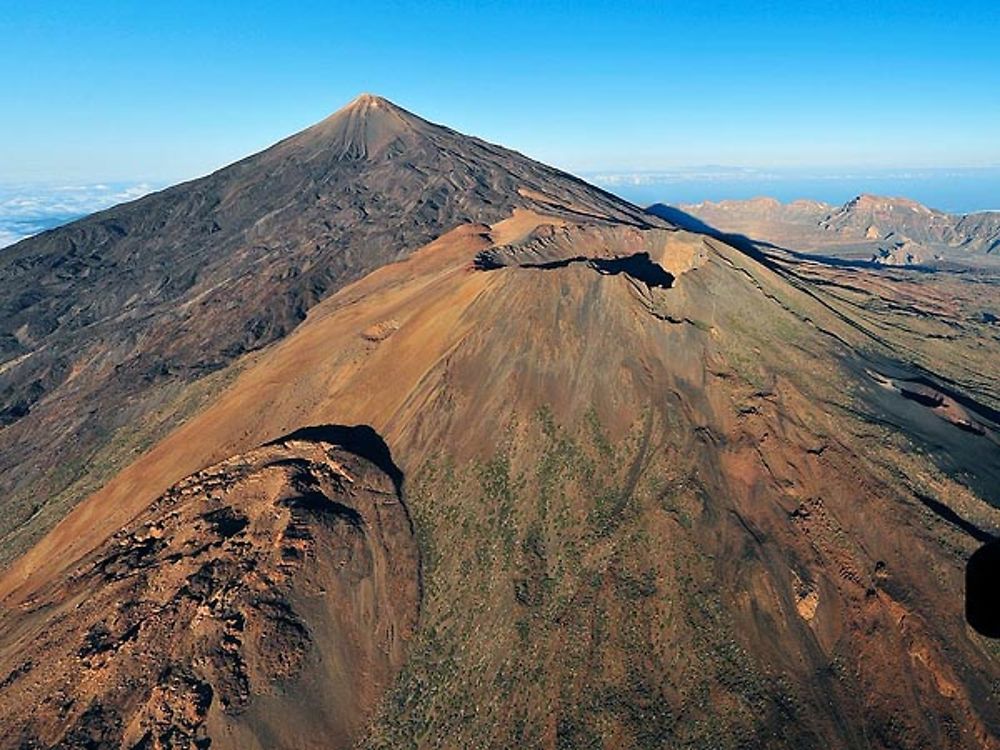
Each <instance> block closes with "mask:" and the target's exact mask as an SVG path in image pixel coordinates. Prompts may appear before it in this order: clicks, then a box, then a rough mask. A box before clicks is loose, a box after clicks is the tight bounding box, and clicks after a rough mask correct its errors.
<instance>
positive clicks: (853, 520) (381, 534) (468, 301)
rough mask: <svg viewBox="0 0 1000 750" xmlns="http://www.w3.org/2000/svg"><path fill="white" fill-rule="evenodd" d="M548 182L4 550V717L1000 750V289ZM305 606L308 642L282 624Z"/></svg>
mask: <svg viewBox="0 0 1000 750" xmlns="http://www.w3.org/2000/svg"><path fill="white" fill-rule="evenodd" d="M350 129H351V131H352V132H365V133H368V134H369V135H370V137H371V139H372V140H371V142H372V143H375V144H380V143H382V142H383V138H382V135H381V133H382V132H383V130H382V127H381V125H378V123H377V122H376V123H373V124H371V125H370V126H369V124H367V123H366V121H365V120H364V119H363V118H361V119H359V118H358V117H355V118H354V119H352V121H351V126H350ZM367 137H368V136H366V138H367ZM348 156H350V157H351V158H355V157H357V158H361V155H360V154H355V153H353V152H352V153H349V154H348ZM365 158H367V156H365ZM514 193H515V194H516V195H517V196H518V197H517V198H516V199H515V198H511V199H510V200H511V201H530V205H520V204H518V205H513V206H511V207H510V208H509V210H506V211H504V212H503V215H502V216H500V217H498V218H495V219H490V220H476V221H464V222H458V223H457V224H456V225H455V226H454V227H451V228H449V230H447V231H442V232H441V233H440V234H439V236H437V237H436V238H434V239H432V240H431V241H429V242H426V243H424V244H422V245H421V246H419V247H417V246H408V247H406V248H405V249H403V248H400V249H399V252H398V255H399V257H401V258H402V259H401V260H398V261H396V262H392V263H388V264H386V265H383V266H382V267H380V268H378V269H377V270H374V271H372V272H370V273H367V274H366V275H364V276H363V277H362V278H359V279H358V280H356V281H354V282H353V283H350V284H347V285H345V286H343V287H342V288H340V289H339V290H338V291H336V292H334V293H333V294H331V295H330V296H328V297H327V298H325V299H323V300H322V301H320V302H318V303H317V304H316V305H314V306H313V307H311V308H310V310H309V311H308V314H307V315H306V318H305V320H304V321H303V322H302V323H301V324H299V325H298V326H297V327H296V328H295V329H294V330H293V331H291V333H289V334H288V335H287V336H285V337H284V338H282V340H280V341H277V342H275V343H273V344H270V345H268V346H267V347H265V348H263V349H261V350H260V351H257V352H254V353H250V354H247V355H244V356H242V357H241V358H239V359H237V360H235V361H234V362H233V364H231V365H229V366H228V367H227V368H225V369H223V370H221V371H220V375H222V376H225V377H220V384H219V386H218V387H217V389H216V390H215V391H214V392H213V395H212V396H211V397H210V398H206V400H205V403H204V405H199V406H198V407H196V408H192V409H191V411H190V412H189V413H187V414H184V415H183V416H177V417H176V421H177V422H180V423H181V424H179V426H177V427H176V428H175V429H173V430H172V431H170V432H169V434H166V435H165V437H163V438H162V439H160V440H157V441H156V442H155V444H153V445H151V446H150V447H149V448H148V450H145V451H143V452H142V454H141V455H138V456H136V457H135V459H134V460H133V461H132V462H131V463H130V464H129V465H128V466H127V467H125V468H124V469H123V470H122V471H120V472H118V473H117V474H115V475H114V476H113V477H111V478H110V479H109V481H107V482H104V483H102V486H101V487H100V488H99V489H98V490H97V491H96V492H94V493H93V494H91V495H90V496H89V497H87V498H86V499H85V500H83V502H81V503H80V504H79V505H77V506H76V507H75V509H74V510H72V511H71V512H69V513H68V514H67V515H65V517H64V518H63V519H62V520H61V521H60V523H58V525H56V526H55V527H54V528H53V529H52V530H51V532H49V533H48V534H47V535H46V536H45V537H44V538H42V539H41V541H40V542H38V543H37V544H35V545H33V546H32V548H31V549H30V550H28V551H27V552H26V553H25V554H23V555H21V556H20V557H19V558H18V559H17V560H16V561H14V562H13V564H12V565H10V566H9V567H8V568H7V570H6V571H4V572H3V574H2V575H0V606H2V614H0V665H2V667H3V669H4V670H6V672H5V674H6V676H5V677H4V676H2V675H0V680H2V682H0V707H3V715H4V716H5V718H4V719H3V720H0V732H2V733H3V735H2V736H4V737H6V738H10V742H11V743H12V744H13V746H15V747H16V746H18V745H17V743H19V742H20V743H22V745H23V746H24V747H32V746H48V745H50V744H54V743H57V742H60V741H61V742H63V744H64V746H70V747H118V746H119V745H122V744H124V745H125V746H132V745H135V744H136V743H151V744H147V745H145V746H152V747H156V746H161V747H167V746H172V747H204V746H206V745H205V742H206V741H207V740H209V739H210V740H211V743H212V747H216V746H219V747H239V746H244V747H254V746H279V747H299V746H309V744H308V743H310V742H312V743H317V746H324V747H348V746H351V745H355V746H360V747H364V748H398V747H455V748H461V747H542V748H600V747H604V748H613V747H641V748H660V747H686V748H746V747H779V748H781V747H785V748H813V747H822V746H826V747H843V748H848V747H850V748H855V747H861V748H886V749H888V748H931V747H933V748H983V747H986V748H996V747H1000V709H998V707H997V706H998V704H997V701H996V696H997V691H998V690H1000V650H998V648H997V646H996V645H995V644H994V643H993V642H991V641H988V640H986V639H983V638H981V637H980V636H978V635H977V634H975V633H974V632H973V631H972V630H971V629H969V628H968V627H967V626H966V625H965V623H964V620H963V615H962V612H963V602H962V597H961V592H962V576H963V570H964V562H965V560H966V559H967V557H968V556H969V555H970V554H971V553H972V552H973V551H974V550H975V549H976V548H977V547H978V546H979V545H980V544H981V543H982V542H983V541H984V540H985V539H987V538H990V537H991V536H993V535H996V534H997V533H998V531H1000V509H998V508H1000V497H998V496H997V494H996V492H997V490H996V488H997V486H1000V485H998V483H997V482H996V481H995V479H996V474H995V471H996V470H995V467H997V466H1000V439H998V435H1000V416H998V410H1000V380H998V379H997V375H996V374H997V372H1000V346H998V343H1000V332H998V330H997V327H996V324H995V321H991V320H990V319H989V318H987V317H984V316H983V315H982V313H983V307H982V306H983V301H984V299H986V298H989V295H991V294H993V293H995V290H996V289H997V288H1000V287H998V286H997V284H998V281H1000V280H998V279H996V278H995V277H993V276H991V275H990V274H989V273H987V272H983V273H981V274H940V275H938V274H928V273H921V272H918V271H913V270H906V269H896V268H875V269H872V268H858V267H853V266H851V265H831V264H829V263H824V262H821V261H819V260H816V259H812V258H808V257H803V256H802V255H800V254H795V253H792V252H785V251H782V250H780V249H777V248H773V247H769V246H767V245H761V244H756V243H752V242H748V241H744V240H739V239H738V238H734V239H733V242H735V243H736V245H734V244H730V243H729V242H726V241H723V240H722V239H719V238H718V237H713V236H710V235H708V234H704V233H699V232H695V231H688V230H684V229H679V228H677V227H676V226H674V225H673V224H672V223H669V222H667V221H663V220H660V219H657V218H655V217H653V216H650V217H649V218H648V219H642V220H640V219H637V218H636V217H635V215H634V214H633V213H632V212H631V210H626V209H624V208H621V207H620V206H618V204H613V205H608V206H605V207H598V206H595V205H591V206H590V208H589V210H588V211H582V210H580V209H581V205H580V201H581V200H582V199H581V197H580V195H562V194H559V193H556V192H553V191H551V190H549V191H547V190H546V189H545V188H544V187H539V186H537V185H531V184H526V185H524V186H519V187H518V188H515V190H514ZM595 200H596V199H595ZM318 425H367V426H369V427H370V429H371V430H372V433H370V434H371V435H373V436H374V437H377V438H378V440H384V444H385V446H386V447H385V451H391V463H388V464H387V463H386V462H385V461H384V460H381V461H374V462H373V461H372V459H371V455H372V454H370V453H369V454H368V457H367V458H366V457H365V456H364V455H362V456H358V455H357V454H356V453H351V452H350V450H351V449H350V446H349V445H348V446H345V445H342V444H341V443H339V442H338V439H335V438H334V437H333V436H331V435H330V434H328V433H325V432H323V431H319V432H316V431H315V430H311V429H310V430H308V431H307V432H305V433H302V432H298V431H300V430H302V429H307V428H311V427H314V426H318ZM338 434H342V433H338ZM366 434H368V433H366ZM323 435H326V437H325V438H324V437H323ZM305 437H309V439H308V440H307V439H304V438H305ZM273 441H278V442H277V443H273ZM379 445H381V443H379ZM380 455H382V456H383V457H384V455H385V453H384V452H383V453H380ZM291 458H294V459H296V460H294V461H290V460H289V459H291ZM302 459H306V460H305V461H304V463H303V462H302ZM300 466H304V467H308V468H301V469H300V468H299V467H300ZM395 466H398V469H395V468H393V467H395ZM205 467H210V468H208V469H206V468H205ZM242 467H247V468H242ZM386 467H388V468H386ZM299 471H304V472H305V476H304V477H303V476H300V475H299V474H297V473H296V472H299ZM341 472H344V473H346V474H347V475H348V476H350V477H352V478H355V479H356V478H357V477H358V476H359V475H360V476H363V477H365V479H364V480H363V481H355V482H348V481H347V480H346V479H345V478H344V477H343V475H342V474H341ZM213 477H219V478H220V480H219V481H223V483H224V484H226V485H231V488H229V489H227V490H226V491H225V492H223V491H220V490H217V489H216V488H215V485H214V484H213V481H215V480H213V479H212V478H213ZM303 481H304V482H305V483H306V484H307V485H308V486H310V487H315V488H316V490H317V492H318V494H319V495H321V496H322V497H321V498H317V499H316V502H310V503H306V506H308V510H307V509H306V508H305V507H304V506H303V505H302V504H301V503H299V504H298V505H297V504H296V502H294V501H293V498H301V497H303V496H304V494H305V495H307V496H312V492H311V491H310V493H303V492H302V489H301V486H300V484H301V482H303ZM292 489H294V492H293V491H292ZM227 492H228V494H226V493H227ZM397 493H398V494H397ZM382 501H386V502H387V503H388V504H383V502H382ZM223 507H227V508H231V510H230V511H225V512H224V513H223V514H221V515H219V511H220V510H221V509H222V508H223ZM317 507H318V508H327V509H328V512H325V513H324V512H320V513H318V514H317V513H316V512H315V509H316V508H317ZM296 509H298V510H299V515H296ZM174 513H177V515H173V514H174ZM385 514H390V515H385ZM240 518H245V519H247V525H246V526H243V527H242V528H239V529H238V530H237V531H235V532H234V531H233V530H234V529H237V527H240V526H241V524H243V521H241V520H239V519H240ZM322 519H326V521H322ZM352 519H353V520H352ZM410 523H412V533H411V532H410V529H411V526H410ZM220 529H222V531H220ZM303 529H305V530H306V532H307V533H304V532H303ZM225 532H229V533H231V535H230V536H226V533H225ZM220 534H221V537H220ZM289 539H291V540H299V541H300V542H301V544H299V543H295V544H293V543H291V542H289V541H288V540H289ZM189 540H194V543H191V544H188V543H187V542H189ZM376 542H377V543H376ZM205 545H208V546H207V547H205ZM203 547H205V549H204V550H202V548H203ZM289 547H292V548H294V549H295V550H296V551H295V552H289V553H287V554H286V552H285V550H287V549H288V548H289ZM199 550H201V551H199ZM345 550H348V551H350V555H349V557H350V560H354V561H357V565H355V564H354V563H348V564H346V565H344V564H342V563H343V562H344V555H345ZM365 550H369V551H370V554H364V551H365ZM116 555H117V557H116ZM178 555H179V557H178ZM369 559H370V560H371V563H370V564H369V565H368V566H367V567H364V566H361V567H358V566H360V561H362V560H369ZM250 560H252V565H251V567H252V568H253V569H254V570H255V571H257V573H256V574H254V575H250V576H243V577H242V578H240V579H239V580H240V583H241V584H242V585H239V586H235V585H232V584H233V582H234V579H233V578H226V577H225V576H224V575H221V570H220V576H211V577H210V580H209V581H207V582H206V585H207V586H209V588H210V589H211V590H212V592H214V594H213V595H209V596H208V597H207V599H208V600H210V601H213V602H218V604H217V605H213V606H207V607H205V606H202V605H203V603H204V602H202V601H200V600H199V599H198V598H197V597H194V598H193V599H192V597H191V596H190V595H189V594H188V593H186V592H187V590H188V589H190V588H191V586H193V585H197V586H200V585H201V583H200V582H201V579H202V578H203V577H199V576H197V575H196V573H197V572H198V571H199V570H201V568H202V566H203V565H204V564H206V563H208V562H210V561H220V562H213V563H212V564H213V570H215V567H214V566H219V567H220V568H221V569H226V567H225V566H238V565H241V564H243V565H246V563H247V561H250ZM109 572H110V577H109ZM121 576H124V577H121ZM192 577H193V578H194V580H195V581H196V582H198V583H196V584H193V583H191V580H192ZM265 579H266V580H265ZM199 591H200V589H199ZM213 596H214V598H213ZM272 599H277V600H280V601H283V602H286V603H287V605H288V606H289V607H290V608H291V609H292V610H293V611H294V618H288V619H289V620H290V621H291V622H296V623H300V624H301V628H295V627H292V630H294V631H295V632H296V633H298V634H299V635H300V636H301V634H302V633H303V632H305V633H308V635H309V637H308V638H305V637H304V636H302V637H299V636H296V637H295V638H293V637H291V636H288V637H287V638H285V637H284V636H281V637H277V636H271V635H268V636H267V637H266V638H263V637H261V634H262V633H271V631H270V630H268V628H272V627H273V626H272V625H271V624H269V623H270V622H271V620H273V619H274V618H273V617H272V616H271V614H269V612H268V611H261V610H260V608H259V607H258V606H256V605H255V602H259V601H260V600H267V601H270V600H272ZM78 606H79V608H78V609H77V607H78ZM136 607H138V608H140V610H141V608H142V607H149V608H150V609H149V611H148V613H147V611H146V610H141V611H142V612H144V613H146V614H148V617H144V619H143V623H144V624H142V625H140V627H139V628H138V630H136V631H134V632H132V630H131V629H132V628H134V626H135V620H134V619H129V617H130V615H129V612H130V608H136ZM156 607H160V609H155V608H156ZM418 608H419V609H418ZM232 611H239V612H240V613H242V617H243V618H244V619H243V622H245V625H244V631H243V633H244V634H243V635H240V636H238V640H239V643H238V644H237V645H232V644H230V645H227V644H228V643H229V641H227V640H226V637H227V633H229V635H230V636H232V635H233V634H232V633H230V631H229V630H228V628H229V624H228V623H229V622H230V620H229V619H227V617H228V614H229V613H231V612H232ZM418 611H419V619H414V618H416V613H417V612H418ZM126 635H128V636H129V637H127V638H126V637H125V636H126ZM91 642H93V643H96V644H98V647H99V649H98V652H97V653H96V654H95V653H91V650H92V649H91V646H90V645H88V644H91ZM165 644H169V647H164V645H165ZM81 651H82V652H84V653H81ZM220 652H221V653H222V654H223V657H225V658H223V657H219V658H218V659H214V658H213V656H212V654H217V653H220ZM154 654H155V658H154ZM230 655H234V656H232V658H229V657H230ZM237 657H238V658H237ZM143 659H149V660H152V661H150V662H144V661H142V660H143ZM240 660H242V663H245V664H246V665H247V666H246V667H245V673H246V675H247V685H246V686H245V687H240V685H241V684H242V683H240V682H239V680H236V683H235V684H236V687H235V688H234V687H233V684H234V683H233V681H232V679H231V678H230V677H229V676H228V675H231V674H232V672H233V670H232V665H233V664H239V663H241V661H240ZM147 663H150V664H154V665H155V667H156V668H144V667H141V666H140V665H144V664H147ZM171 665H176V668H172V669H167V667H168V666H171ZM237 673H238V670H237ZM78 674H83V675H86V676H87V679H85V680H83V681H79V682H77V681H75V680H74V677H75V676H76V675H78ZM123 685H128V689H127V690H126V689H124V688H123V687H122V686H123ZM204 685H207V686H209V688H210V690H211V693H210V695H211V696H212V698H211V701H209V700H208V699H207V698H206V697H205V696H206V695H208V694H209V691H208V689H206V688H205V687H203V686H204ZM60 691H61V692H60ZM41 695H46V696H49V695H59V696H62V697H61V698H59V700H60V701H61V703H60V704H59V705H58V706H57V705H51V706H50V705H49V704H45V708H44V709H43V710H41V711H39V710H37V708H36V706H37V705H39V701H38V699H37V697H36V696H41ZM95 705H96V706H100V709H91V706H95ZM60 706H65V708H60ZM234 707H235V708H234ZM88 711H89V713H88ZM297 733H299V734H297ZM302 733H307V734H308V738H304V737H303V736H302ZM320 736H322V745H320V744H319V743H320V739H319V738H320ZM164 738H166V739H164ZM307 739H308V742H307V741H306V740H307ZM31 743H35V744H34V745H32V744H31ZM74 743H75V744H74ZM87 743H90V744H87ZM129 743H131V745H130V744H129ZM156 743H160V744H159V745H157V744H156ZM170 743H173V744H170ZM198 743H201V744H200V745H199V744H198ZM138 746H140V747H142V746H144V745H142V744H139V745H138Z"/></svg>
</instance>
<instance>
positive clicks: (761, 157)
mask: <svg viewBox="0 0 1000 750" xmlns="http://www.w3.org/2000/svg"><path fill="white" fill-rule="evenodd" d="M998 8H1000V4H998V3H995V2H977V1H976V0H963V1H962V2H950V3H944V2H920V1H919V0H917V1H911V2H882V1H877V0H875V1H869V2H857V3H855V2H839V3H830V2H812V3H799V2H767V1H766V0H760V1H758V2H739V3H735V2H716V3H710V2H709V3H696V2H690V3H669V2H668V3H655V2H644V3H635V4H631V5H630V6H626V5H624V4H619V3H616V4H611V3H608V4H603V3H592V2H585V1H584V0H580V1H579V2H574V3H531V4H527V3H524V4H516V3H499V2H497V3H494V2H476V3H471V2H470V3H441V2H423V3H413V4H405V3H381V4H379V3H365V4H362V3H360V2H355V3H335V2H282V3H278V2H254V1H253V0H242V1H241V2H238V3H237V2H211V3H206V2H204V1H203V0H202V2H188V1H187V0H179V1H178V0H175V1H173V2H143V3H140V2H88V1H87V0H74V1H73V2H63V1H62V0H46V2H38V0H29V1H22V0H5V1H4V3H3V10H2V13H0V40H2V42H3V43H2V45H0V70H2V71H3V74H2V76H0V102H2V107H3V111H4V116H3V117H0V182H3V183H14V182H24V181H45V180H55V181H66V180H69V181H73V180H77V181H79V180H86V181H90V182H96V181H114V180H131V181H140V180H145V181H152V182H156V183H162V182H168V181H173V180H177V179H181V178H187V177H193V176H196V175H199V174H203V173H205V172H208V171H210V170H212V169H214V168H216V167H218V166H221V165H222V164H225V163H227V162H230V161H233V160H234V159H237V158H239V157H241V156H243V155H246V154H247V153H250V152H252V151H255V150H259V149H260V148H263V147H265V146H267V145H269V144H270V143H272V142H273V141H275V140H277V139H279V138H281V137H283V136H285V135H287V134H290V133H292V132H294V131H296V130H299V129H301V128H303V127H305V126H307V125H309V124H311V123H313V122H314V121H316V120H319V119H321V118H322V117H324V116H326V115H327V114H329V113H330V112H331V111H332V110H334V109H337V108H338V107H339V106H341V105H342V104H343V103H345V102H346V101H348V100H349V99H351V98H352V97H353V96H355V95H356V94H357V93H359V92H361V91H371V92H375V93H379V94H382V95H384V96H387V97H389V98H390V99H393V100H394V101H396V102H397V103H399V104H401V105H402V106H405V107H407V108H408V109H411V110H413V111H415V112H417V113H418V114H421V115H423V116H425V117H427V118H428V119H431V120H435V121H438V122H444V123H447V124H449V125H451V126H453V127H455V128H457V129H459V130H462V131H465V132H470V133H474V134H477V135H481V136H483V137H485V138H487V139H489V140H493V141H497V142H502V143H504V144H506V145H509V146H511V147H514V148H517V149H518V150H521V151H523V152H525V153H527V154H529V155H531V156H534V157H536V158H539V159H542V160H544V161H547V162H550V163H553V164H556V165H558V166H561V167H563V168H567V169H570V170H573V171H577V172H587V171H594V170H618V171H628V170H646V169H652V170H655V169H665V168H670V167H677V166H686V165H688V166H689V165H703V164H724V165H753V166H760V167H768V168H781V167H802V166H819V165H822V166H836V167H841V166H858V165H863V166H866V167H902V166H906V167H935V166H936V167H953V166H982V165H993V166H997V165H1000V44H998V43H997V40H998V38H1000V10H998Z"/></svg>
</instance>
